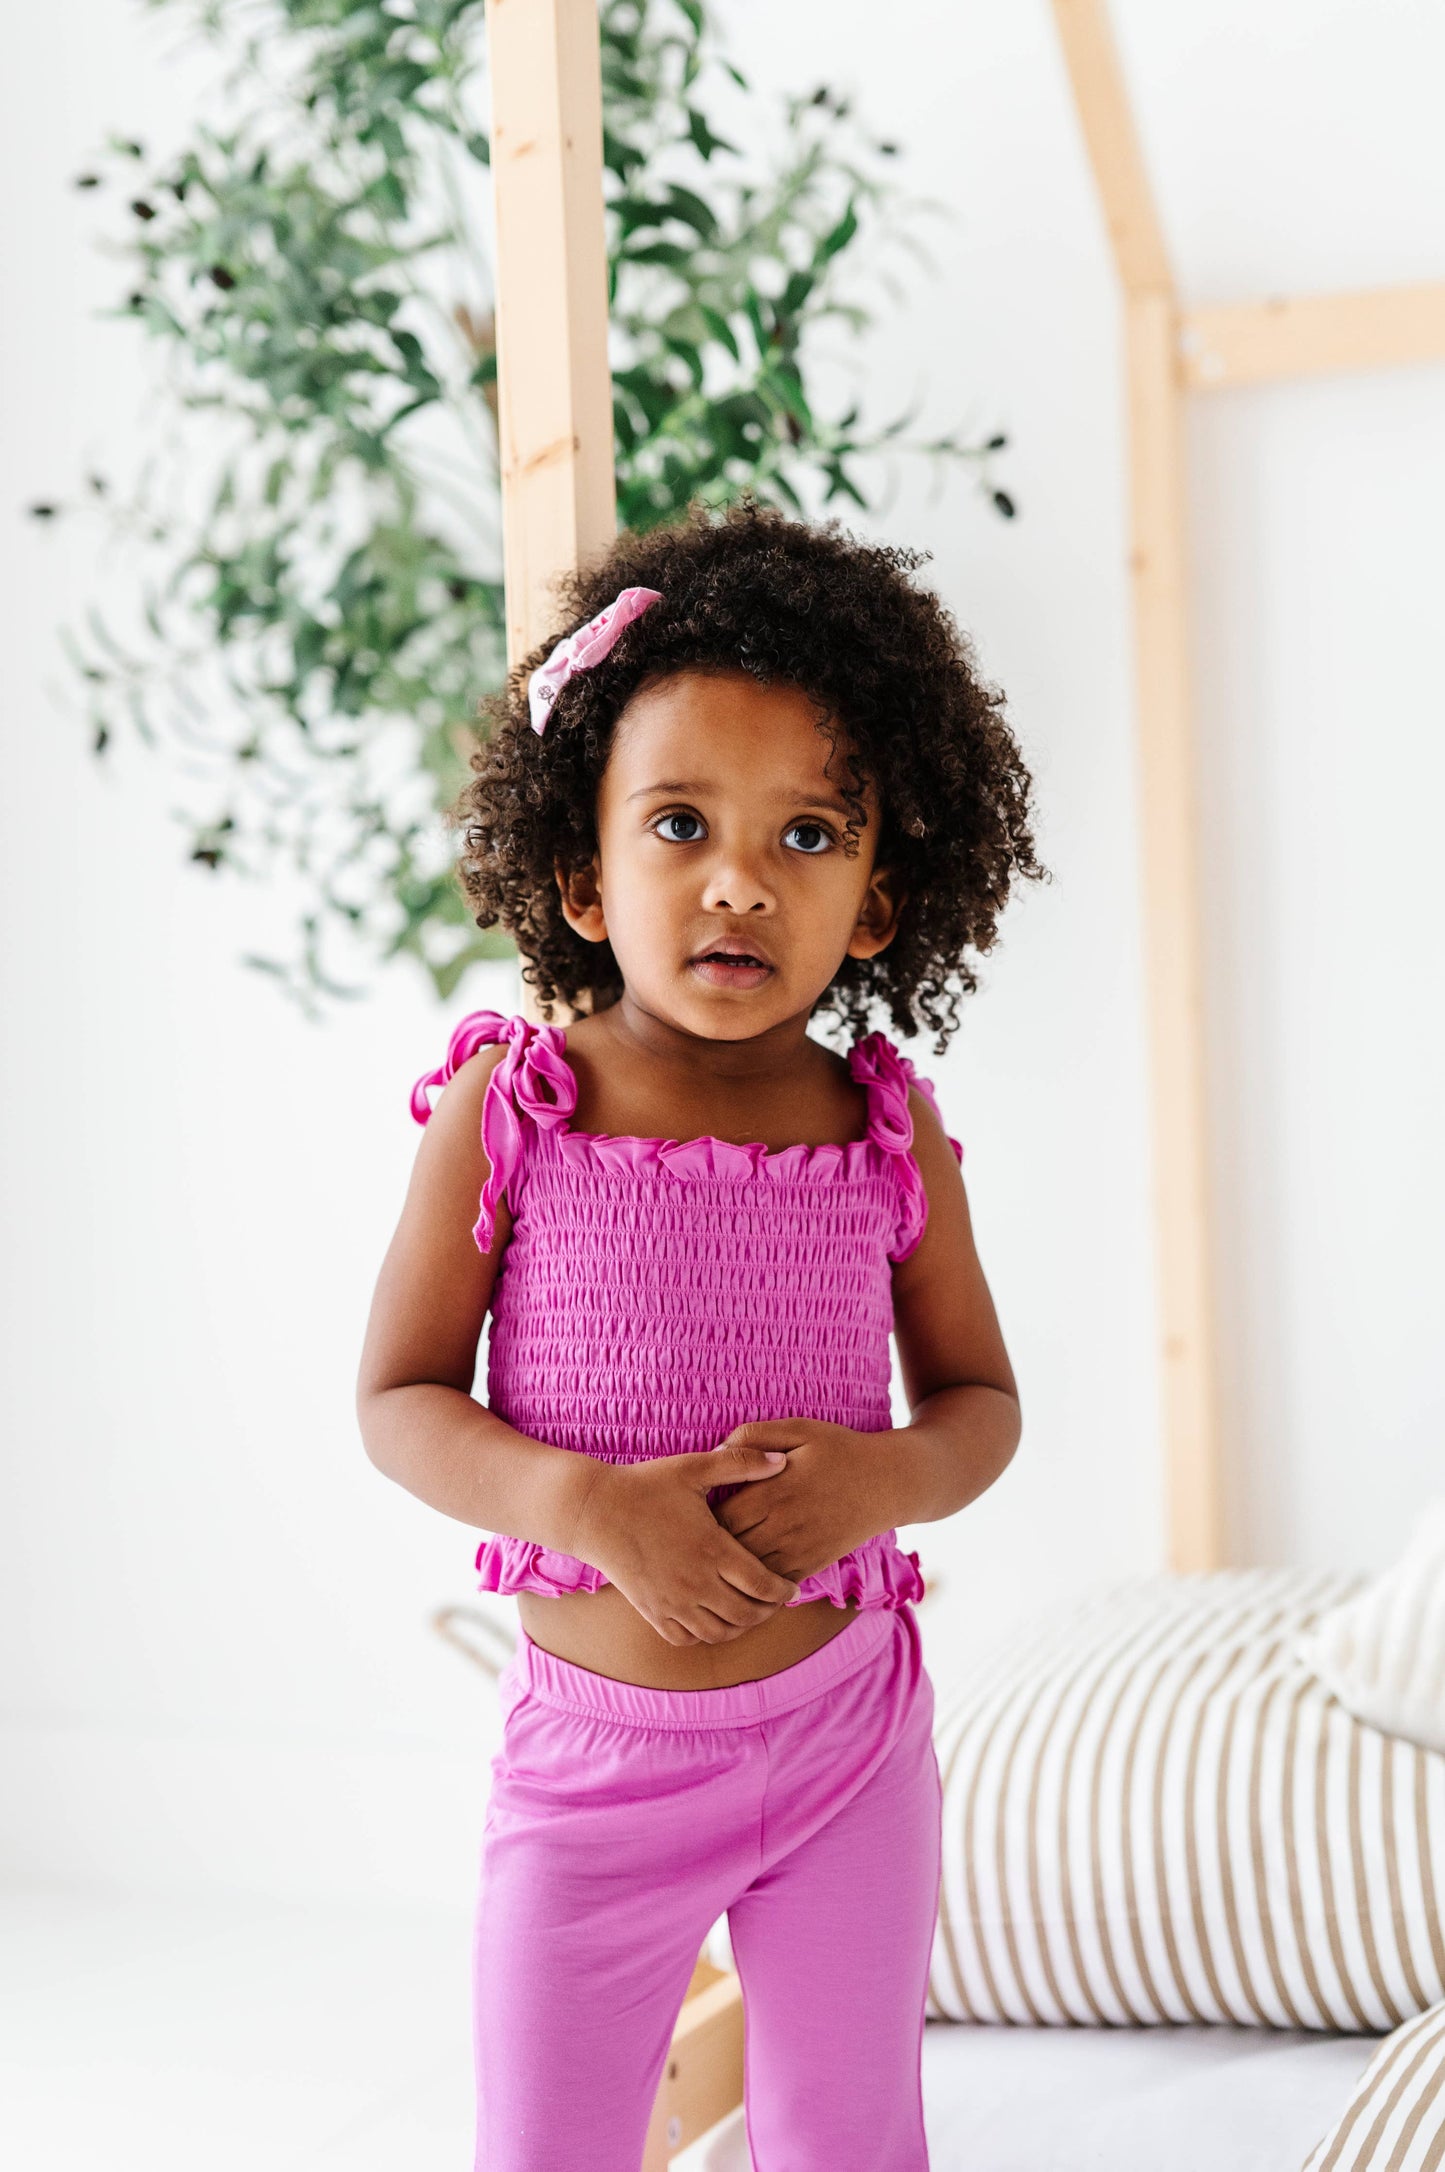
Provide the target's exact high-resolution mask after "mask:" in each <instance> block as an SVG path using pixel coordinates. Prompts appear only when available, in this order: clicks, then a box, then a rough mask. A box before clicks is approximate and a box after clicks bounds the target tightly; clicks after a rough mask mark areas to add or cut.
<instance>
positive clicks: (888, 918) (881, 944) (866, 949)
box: [846, 867, 908, 958]
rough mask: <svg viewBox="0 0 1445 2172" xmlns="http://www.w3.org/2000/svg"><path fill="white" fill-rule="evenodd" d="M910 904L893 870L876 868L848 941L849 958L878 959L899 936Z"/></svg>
mask: <svg viewBox="0 0 1445 2172" xmlns="http://www.w3.org/2000/svg"><path fill="white" fill-rule="evenodd" d="M907 902H908V897H907V892H906V891H904V890H901V889H900V888H899V887H898V883H897V880H896V878H895V876H894V874H893V870H892V868H889V867H875V868H874V870H873V874H872V878H871V880H870V881H869V884H868V888H867V890H866V891H865V892H864V896H863V903H862V905H861V906H860V907H859V909H858V918H857V921H856V922H855V923H854V927H853V933H852V934H851V935H850V936H849V938H848V949H847V952H846V955H847V956H848V957H850V958H876V957H877V955H878V953H879V951H880V950H886V949H887V948H888V945H889V944H890V943H891V942H892V940H893V938H894V936H895V935H896V934H897V933H898V922H899V918H900V916H901V915H902V912H903V908H904V906H905V904H906V903H907Z"/></svg>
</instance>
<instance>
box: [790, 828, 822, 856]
mask: <svg viewBox="0 0 1445 2172" xmlns="http://www.w3.org/2000/svg"><path fill="white" fill-rule="evenodd" d="M783 837H784V840H785V841H786V840H787V839H788V838H790V837H791V838H795V839H796V840H797V842H796V845H795V848H794V849H795V850H796V851H798V852H806V853H808V854H809V855H810V856H816V855H817V854H818V853H820V852H826V851H827V849H828V847H829V845H831V844H832V842H833V839H832V836H831V834H830V833H829V832H828V831H827V830H825V829H824V827H823V825H822V823H821V822H795V823H793V825H792V827H791V828H790V829H786V830H784V832H783Z"/></svg>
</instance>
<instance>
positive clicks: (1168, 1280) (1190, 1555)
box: [1124, 293, 1224, 1573]
mask: <svg viewBox="0 0 1445 2172" xmlns="http://www.w3.org/2000/svg"><path fill="white" fill-rule="evenodd" d="M1124 311H1125V335H1126V337H1125V344H1126V352H1127V358H1128V376H1129V425H1130V430H1129V435H1130V446H1131V520H1132V529H1133V550H1132V554H1131V571H1132V575H1133V594H1134V641H1135V676H1136V687H1137V712H1138V714H1137V736H1138V749H1139V794H1140V816H1141V833H1142V845H1143V903H1144V960H1145V975H1146V982H1147V987H1148V1009H1149V1037H1150V1045H1151V1056H1152V1064H1151V1070H1152V1087H1153V1149H1154V1199H1155V1220H1156V1228H1157V1233H1158V1235H1157V1242H1158V1263H1159V1308H1160V1316H1159V1336H1160V1354H1161V1370H1162V1376H1163V1377H1162V1388H1163V1398H1164V1437H1165V1448H1166V1455H1167V1487H1166V1491H1167V1515H1168V1545H1169V1562H1170V1566H1171V1567H1172V1568H1173V1569H1175V1570H1176V1571H1178V1572H1180V1573H1187V1572H1190V1571H1193V1570H1199V1569H1214V1568H1218V1567H1220V1566H1221V1565H1222V1563H1223V1559H1224V1532H1223V1515H1222V1501H1221V1490H1222V1489H1221V1473H1220V1455H1219V1438H1218V1431H1219V1429H1218V1414H1217V1396H1216V1386H1215V1377H1216V1376H1215V1324H1214V1308H1213V1300H1212V1294H1211V1268H1212V1259H1213V1245H1212V1242H1211V1232H1210V1214H1209V1185H1208V1157H1207V1150H1206V1142H1207V1136H1208V1123H1207V1115H1206V1106H1205V1076H1204V1003H1203V964H1202V942H1201V931H1200V907H1199V870H1198V857H1199V855H1198V847H1197V842H1196V834H1197V825H1196V808H1195V780H1194V744H1193V733H1192V730H1191V724H1190V672H1189V628H1188V608H1189V606H1188V595H1189V581H1188V566H1187V556H1186V534H1187V524H1186V511H1187V501H1186V488H1187V485H1186V477H1185V447H1184V388H1183V384H1182V382H1181V379H1180V374H1179V369H1178V363H1177V338H1178V325H1177V320H1176V316H1175V311H1174V306H1173V303H1172V301H1171V300H1170V298H1169V296H1168V295H1165V294H1147V293H1146V294H1134V295H1131V296H1128V297H1126V300H1125V303H1124Z"/></svg>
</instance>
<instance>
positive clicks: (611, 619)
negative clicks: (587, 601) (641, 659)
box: [527, 588, 662, 732]
mask: <svg viewBox="0 0 1445 2172" xmlns="http://www.w3.org/2000/svg"><path fill="white" fill-rule="evenodd" d="M661 601H662V592H661V590H660V589H656V588H624V589H623V591H622V593H621V595H620V596H616V597H614V599H613V601H612V602H611V603H609V604H608V605H607V608H606V609H605V610H603V611H599V612H598V614H597V616H596V618H589V619H588V621H587V624H586V625H585V626H579V627H578V629H577V631H576V633H573V634H568V636H567V638H566V639H565V641H559V642H558V643H557V646H556V648H555V649H553V651H552V653H551V655H550V656H549V657H548V658H547V661H546V663H545V664H539V665H538V666H537V668H536V670H535V671H534V672H533V673H532V683H531V685H530V686H529V687H528V689H527V707H528V709H529V710H530V711H531V716H532V729H533V731H534V732H542V731H545V730H546V728H547V719H548V717H549V716H550V715H551V714H552V705H553V703H554V702H555V701H556V699H557V696H558V695H559V694H560V693H561V691H562V689H563V687H564V686H565V685H566V684H567V681H568V680H569V679H570V678H572V677H574V675H575V674H576V673H577V672H579V671H590V670H591V668H592V666H593V665H594V664H600V663H601V661H602V659H603V657H604V656H605V655H606V654H607V652H608V650H609V649H611V648H612V647H613V646H614V645H615V643H616V641H617V638H618V636H619V635H620V634H621V632H622V630H623V628H624V627H625V626H630V625H631V624H632V621H633V620H634V619H635V618H641V616H642V614H643V612H644V611H650V610H651V609H652V606H653V605H654V604H655V603H661Z"/></svg>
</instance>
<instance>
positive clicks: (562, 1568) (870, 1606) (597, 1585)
mask: <svg viewBox="0 0 1445 2172" xmlns="http://www.w3.org/2000/svg"><path fill="white" fill-rule="evenodd" d="M477 1572H478V1581H477V1588H478V1590H479V1591H495V1592H499V1593H501V1594H503V1595H504V1596H510V1595H512V1594H514V1593H516V1592H519V1591H535V1592H539V1593H542V1594H543V1595H545V1596H546V1597H548V1598H554V1599H555V1598H562V1597H565V1596H566V1595H567V1594H568V1593H569V1592H574V1591H600V1590H601V1588H602V1586H603V1585H604V1584H605V1583H606V1582H607V1581H608V1579H607V1578H606V1577H605V1576H604V1575H603V1574H602V1571H601V1570H600V1569H594V1568H592V1567H591V1566H590V1565H589V1563H587V1562H585V1561H575V1560H574V1559H573V1557H572V1556H571V1554H559V1553H554V1552H553V1551H552V1550H551V1548H550V1547H546V1546H538V1545H537V1544H535V1542H534V1541H533V1540H531V1539H518V1538H488V1539H484V1540H483V1541H482V1543H481V1545H480V1546H479V1547H478V1549H477ZM922 1597H923V1576H922V1572H921V1570H920V1568H919V1565H918V1556H917V1554H916V1553H905V1552H904V1551H903V1549H902V1547H901V1546H900V1545H899V1544H898V1542H897V1539H896V1538H895V1537H894V1535H893V1533H892V1532H882V1533H880V1534H879V1536H878V1537H877V1538H872V1539H868V1540H867V1541H866V1542H865V1544H863V1545H862V1546H858V1547H855V1548H854V1550H853V1552H852V1553H851V1554H845V1555H844V1556H843V1558H842V1560H841V1561H831V1562H829V1564H828V1566H827V1568H826V1569H820V1570H819V1571H818V1573H817V1575H816V1576H805V1577H804V1578H803V1579H802V1581H801V1582H800V1583H799V1585H798V1596H797V1597H796V1599H790V1600H789V1601H788V1605H789V1606H803V1605H806V1604H807V1602H808V1601H809V1600H811V1599H828V1600H830V1601H831V1602H832V1604H833V1605H834V1606H852V1605H855V1604H856V1605H858V1606H860V1607H862V1608H864V1609H865V1610H868V1611H870V1612H871V1611H873V1610H874V1609H877V1608H897V1607H900V1606H908V1605H913V1604H916V1603H917V1601H918V1600H920V1599H921V1598H922Z"/></svg>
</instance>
